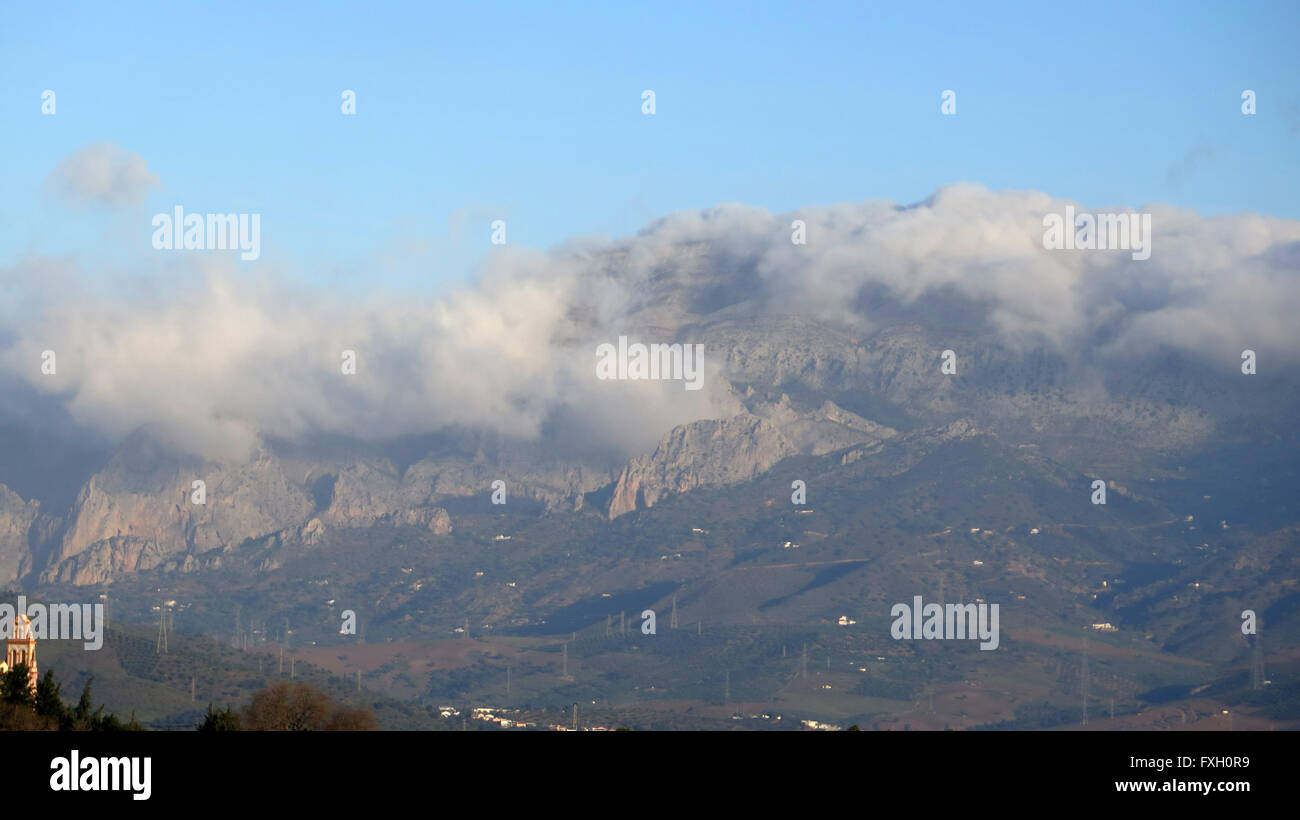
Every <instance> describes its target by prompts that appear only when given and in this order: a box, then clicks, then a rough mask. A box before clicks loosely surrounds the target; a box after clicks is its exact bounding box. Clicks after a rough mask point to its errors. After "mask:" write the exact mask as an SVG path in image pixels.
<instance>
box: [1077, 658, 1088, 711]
mask: <svg viewBox="0 0 1300 820" xmlns="http://www.w3.org/2000/svg"><path fill="white" fill-rule="evenodd" d="M1079 678H1080V687H1079V688H1080V689H1082V690H1083V725H1084V726H1087V725H1088V639H1087V638H1086V637H1085V638H1084V639H1083V663H1082V665H1081V666H1080V668H1079Z"/></svg>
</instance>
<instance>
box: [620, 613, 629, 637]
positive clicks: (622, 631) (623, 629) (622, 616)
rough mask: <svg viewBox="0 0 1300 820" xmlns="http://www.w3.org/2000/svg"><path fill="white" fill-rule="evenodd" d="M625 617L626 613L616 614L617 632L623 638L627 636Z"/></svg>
mask: <svg viewBox="0 0 1300 820" xmlns="http://www.w3.org/2000/svg"><path fill="white" fill-rule="evenodd" d="M626 615H627V613H626V612H622V611H620V612H619V613H618V632H619V634H620V635H623V636H624V637H626V636H627V618H626V617H625V616H626Z"/></svg>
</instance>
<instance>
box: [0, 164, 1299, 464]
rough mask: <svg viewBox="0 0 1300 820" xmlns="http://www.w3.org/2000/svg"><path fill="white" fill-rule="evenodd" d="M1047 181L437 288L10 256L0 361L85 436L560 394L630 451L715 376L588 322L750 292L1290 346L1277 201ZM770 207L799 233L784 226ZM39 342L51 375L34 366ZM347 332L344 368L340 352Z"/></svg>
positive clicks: (688, 316) (1231, 350)
mask: <svg viewBox="0 0 1300 820" xmlns="http://www.w3.org/2000/svg"><path fill="white" fill-rule="evenodd" d="M110 164H112V163H110ZM119 165H120V163H119ZM128 165H130V163H128ZM96 174H98V172H96ZM82 176H86V175H85V174H83V175H82ZM89 176H90V177H95V178H97V179H100V182H99V183H95V184H94V185H91V186H90V188H87V189H85V191H84V192H85V193H86V195H87V196H89V197H91V198H95V197H99V198H104V197H108V198H112V197H114V196H119V195H126V192H127V191H128V190H134V189H135V188H138V185H137V183H138V182H139V175H138V174H135V173H134V172H132V173H131V174H127V176H128V177H129V178H130V179H129V180H127V182H122V177H121V175H120V174H117V175H114V174H109V175H108V177H104V175H102V174H98V176H96V175H89ZM87 178H89V177H87ZM105 179H107V180H108V181H106V182H105V181H104V180H105ZM131 180H135V181H131ZM119 182H121V184H119ZM101 183H102V184H101ZM128 183H129V184H128ZM87 184H89V183H87ZM73 187H74V188H77V187H78V186H73ZM81 188H85V186H81ZM81 188H78V190H81ZM1067 205H1074V206H1075V208H1076V210H1077V211H1079V212H1087V211H1088V210H1089V209H1088V208H1087V207H1085V206H1082V205H1079V204H1077V203H1072V202H1068V201H1066V200H1058V199H1053V198H1052V197H1050V196H1048V195H1046V194H1042V193H1036V192H1017V191H1008V192H990V191H988V190H986V189H984V188H981V187H979V186H974V185H966V184H961V185H954V186H950V187H947V188H944V189H942V190H940V191H938V192H936V193H935V194H934V195H933V196H931V197H930V198H929V199H927V200H925V201H924V202H921V203H918V204H916V205H912V206H907V207H900V206H897V205H894V204H891V203H886V202H864V203H853V204H843V205H833V206H825V207H810V208H806V209H802V210H800V211H798V212H795V213H789V214H782V215H774V214H771V213H769V212H767V211H764V210H761V209H757V208H752V207H747V206H742V205H724V206H720V207H717V208H712V209H708V210H704V211H692V212H680V213H675V214H672V215H670V216H667V217H665V218H663V219H661V220H659V221H657V222H655V223H653V224H651V225H649V226H648V227H646V228H645V229H644V230H643V231H642V232H641V233H639V234H638V235H636V236H634V237H630V238H625V239H621V240H616V241H605V240H589V239H586V240H575V241H573V242H570V243H566V244H565V245H562V246H559V247H556V248H553V249H551V250H550V251H548V252H545V253H542V252H534V251H521V250H515V249H513V248H509V249H504V248H503V249H499V250H498V251H494V253H493V254H492V255H491V256H490V257H489V258H488V260H487V261H486V262H485V263H484V265H483V266H482V268H481V270H480V271H479V272H478V275H477V277H476V279H475V281H474V283H473V284H472V285H470V286H466V287H462V288H459V289H456V290H453V291H450V292H448V293H445V294H443V295H441V296H437V297H423V296H421V297H414V296H410V295H405V294H398V293H391V292H387V293H384V292H380V291H378V290H376V291H375V293H374V294H373V295H372V296H370V297H366V298H361V299H358V298H356V296H355V295H353V294H344V293H340V292H338V291H335V290H329V289H325V288H320V289H312V288H309V287H306V286H304V285H302V284H301V283H293V282H290V281H289V280H287V279H282V278H278V277H274V276H268V275H267V274H266V273H265V272H264V271H265V270H266V268H261V269H259V268H258V267H257V265H256V264H254V265H243V266H240V267H236V264H237V263H236V262H234V261H233V260H232V258H230V257H227V256H221V255H220V254H210V253H199V252H195V253H192V254H189V255H188V256H187V257H186V258H185V260H184V261H183V262H182V267H183V268H184V269H185V270H186V271H187V273H186V275H184V276H180V277H178V276H177V275H175V273H171V274H169V275H168V276H166V277H162V276H157V277H155V276H142V277H137V278H134V279H128V280H126V284H123V283H122V282H121V281H120V280H119V281H117V282H116V283H115V284H114V286H113V287H104V286H103V282H104V277H103V276H102V275H101V273H102V272H100V271H96V270H89V269H82V268H78V267H75V266H73V265H72V263H69V262H67V261H64V260H59V259H54V258H50V257H28V258H25V259H23V260H21V261H19V262H18V263H17V264H16V265H14V266H13V267H10V268H8V269H0V292H3V293H5V295H6V298H5V299H4V300H3V304H4V306H5V307H3V308H0V373H3V374H4V375H5V376H7V377H8V378H11V379H16V380H18V381H20V382H24V383H26V384H27V385H28V386H29V387H30V388H31V389H32V390H34V391H36V392H39V393H41V394H45V395H46V396H47V397H52V398H54V399H56V400H57V401H58V402H59V403H61V404H62V406H63V407H64V408H66V411H67V413H68V414H69V415H70V416H71V417H72V418H73V419H75V420H77V421H78V422H80V423H82V424H84V425H85V426H86V427H88V428H91V429H94V430H97V431H99V432H101V433H103V434H104V435H106V436H109V437H120V436H123V435H126V434H128V433H129V432H130V431H132V430H134V429H136V428H138V427H141V426H148V427H150V428H151V429H153V430H155V431H157V432H159V433H160V434H162V435H164V436H165V437H166V438H167V439H168V440H170V441H171V442H172V443H173V444H176V445H178V446H180V447H182V448H184V449H186V450H189V451H191V452H194V453H197V454H200V455H205V456H231V457H238V456H241V455H246V454H247V453H248V451H249V449H250V447H251V446H252V445H253V443H254V442H255V441H256V440H257V436H258V435H259V434H260V435H275V436H282V437H289V438H294V437H301V436H306V435H310V434H336V435H343V436H349V437H358V438H363V439H383V438H387V437H393V436H397V435H402V434H415V433H423V432H429V431H434V430H437V429H440V428H443V427H446V426H448V425H458V426H468V427H475V428H483V429H488V430H493V431H497V432H500V433H502V434H505V435H509V436H518V437H523V438H536V437H538V436H541V435H543V432H544V431H545V430H547V429H548V425H552V424H554V423H555V422H556V420H557V419H561V418H562V419H567V420H568V423H571V424H573V423H576V424H577V425H578V426H579V427H581V428H582V429H583V431H584V435H588V436H590V437H591V438H592V439H593V440H595V441H597V442H608V443H610V444H612V445H614V446H617V447H619V448H620V449H623V450H625V451H627V452H637V451H640V450H643V449H644V448H645V447H646V446H648V445H649V444H652V443H653V442H654V441H656V440H657V439H658V438H659V436H661V435H662V434H663V433H664V432H665V431H666V430H668V429H670V428H671V427H673V426H674V425H677V424H682V423H686V422H688V421H691V420H695V419H700V418H720V417H723V416H725V415H727V414H729V412H730V409H729V408H730V405H729V401H730V399H729V397H728V396H727V395H725V391H721V390H710V389H706V390H704V391H700V392H699V393H693V392H690V391H686V390H684V389H683V388H682V383H681V382H674V381H666V382H658V383H655V382H626V381H624V382H607V381H600V380H598V379H596V377H595V364H596V357H595V348H596V345H598V344H600V343H603V342H614V341H615V340H616V339H617V337H618V336H619V335H627V336H629V337H633V340H642V341H646V342H652V341H661V342H666V341H679V342H683V343H703V344H704V345H705V363H706V368H710V367H711V368H717V367H719V366H720V365H721V364H722V362H723V361H724V360H725V358H726V356H725V351H719V350H716V349H714V350H711V349H710V347H709V343H710V338H709V329H708V323H709V321H710V320H712V319H717V318H720V317H726V318H727V319H729V320H735V319H744V320H750V323H751V326H752V328H753V329H755V330H758V331H761V330H762V328H763V327H764V322H765V319H764V317H765V316H775V315H788V314H807V315H810V316H813V317H816V318H818V319H820V320H823V321H826V320H829V321H831V322H833V323H838V324H841V325H843V326H844V327H845V328H846V329H847V330H848V331H849V332H851V333H854V334H863V333H869V332H871V331H872V330H873V329H878V328H879V327H881V326H882V325H883V324H886V323H888V322H890V321H893V320H894V317H893V316H891V315H890V313H889V311H888V310H885V309H882V308H881V307H880V305H882V304H886V303H887V304H889V305H894V306H902V307H904V308H918V307H920V308H924V306H925V305H926V303H927V300H931V299H940V298H943V299H954V298H955V299H956V300H957V303H958V304H960V305H963V306H964V308H963V309H964V311H965V312H966V313H967V314H968V315H967V316H965V319H966V320H968V321H972V322H976V323H980V324H982V325H984V326H985V327H986V329H987V331H988V332H989V333H990V334H991V337H990V338H995V339H996V340H997V341H998V342H999V343H1001V344H1003V345H1006V346H1008V347H1010V348H1013V349H1017V350H1023V351H1028V350H1032V349H1039V348H1045V349H1048V350H1050V351H1052V352H1053V353H1054V354H1056V355H1062V356H1064V357H1065V358H1067V359H1069V358H1072V357H1075V356H1078V355H1085V356H1086V357H1087V358H1090V359H1094V360H1096V359H1101V360H1114V361H1117V362H1122V361H1124V360H1128V359H1132V358H1134V357H1144V356H1147V355H1153V354H1159V353H1162V352H1166V351H1174V352H1178V353H1183V354H1187V355H1191V356H1194V357H1197V358H1199V359H1202V360H1204V361H1205V362H1207V363H1208V364H1210V366H1212V367H1213V368H1215V369H1225V370H1226V369H1229V368H1233V367H1234V366H1235V365H1234V362H1236V361H1237V358H1238V356H1239V354H1240V352H1241V350H1243V349H1245V348H1251V349H1254V350H1256V351H1257V352H1258V353H1259V355H1260V358H1261V361H1266V362H1268V367H1270V368H1281V367H1283V366H1284V365H1288V364H1294V363H1296V360H1297V354H1296V351H1295V350H1294V340H1295V331H1294V317H1295V316H1296V315H1297V313H1300V279H1298V278H1297V271H1298V269H1300V222H1297V221H1293V220H1285V219H1276V218H1271V217H1267V216H1261V215H1255V214H1243V215H1233V216H1220V217H1203V216H1199V215H1197V214H1195V213H1191V212H1188V211H1185V210H1180V209H1175V208H1171V207H1166V206H1160V205H1151V206H1146V207H1143V208H1141V209H1140V210H1142V211H1145V212H1147V213H1150V214H1151V215H1152V227H1153V232H1154V236H1153V238H1152V240H1151V241H1152V254H1151V257H1150V259H1149V260H1146V261H1134V260H1133V259H1132V258H1131V256H1130V254H1129V253H1128V252H1126V251H1049V250H1046V249H1044V247H1043V242H1042V238H1043V217H1044V215H1045V214H1048V213H1063V212H1064V209H1065V207H1066V206H1067ZM1096 210H1113V211H1121V210H1123V209H1118V208H1113V209H1107V208H1098V209H1096ZM794 220H803V221H804V222H805V223H806V232H807V243H806V244H804V245H797V244H793V243H792V242H791V233H792V228H791V223H792V222H793V221H794ZM141 230H142V232H144V231H146V230H147V226H142V227H141ZM789 343H790V344H792V345H796V346H797V345H798V343H799V341H798V339H791V340H789ZM47 350H50V351H54V353H55V354H56V357H57V371H56V373H55V374H54V375H45V374H43V373H42V370H41V365H42V354H43V352H44V351H47ZM347 350H351V351H355V354H356V361H357V372H356V375H354V376H349V375H343V373H342V371H341V359H342V356H343V352H344V351H347ZM937 352H938V351H936V355H937ZM714 372H717V371H716V370H715V371H714ZM724 375H725V374H724ZM708 383H709V380H708V379H707V378H706V385H707V384H708Z"/></svg>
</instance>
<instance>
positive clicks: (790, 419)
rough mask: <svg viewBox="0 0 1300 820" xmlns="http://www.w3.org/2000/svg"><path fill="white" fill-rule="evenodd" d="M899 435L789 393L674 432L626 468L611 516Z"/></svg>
mask: <svg viewBox="0 0 1300 820" xmlns="http://www.w3.org/2000/svg"><path fill="white" fill-rule="evenodd" d="M894 435H895V431H893V430H891V429H890V428H888V427H883V426H881V425H878V424H875V423H873V422H870V421H868V420H866V419H864V418H861V417H860V416H856V415H854V414H853V413H850V412H848V411H846V410H844V409H842V408H840V407H837V406H836V405H835V404H834V403H832V402H829V401H828V402H825V403H823V404H822V406H821V407H820V408H817V409H816V410H811V411H806V410H803V411H801V410H800V409H799V408H796V407H795V406H794V405H793V404H792V403H791V401H790V399H789V398H788V397H786V396H782V397H781V400H780V401H779V402H777V403H775V404H771V405H762V406H758V407H756V408H755V412H752V413H742V414H740V415H736V416H733V417H731V418H729V419H724V420H708V421H697V422H693V423H691V424H684V425H681V426H678V427H675V428H673V430H672V431H670V432H669V433H668V435H667V436H665V437H664V439H663V441H661V442H660V443H659V446H658V447H657V448H656V449H655V451H654V452H653V453H651V454H650V455H648V456H643V457H639V458H636V459H633V460H632V462H631V463H630V464H628V466H627V467H626V468H625V469H624V470H623V472H622V474H621V475H620V476H619V478H618V482H617V484H616V485H615V488H614V492H613V497H612V498H611V500H610V506H609V517H610V518H617V517H618V516H620V515H623V514H625V513H629V512H632V511H633V510H636V509H641V508H646V507H652V506H654V505H655V504H656V503H657V502H658V501H659V500H660V499H662V498H664V497H665V496H668V495H672V494H675V493H684V492H689V491H690V490H693V489H696V488H697V487H723V486H728V485H732V484H739V483H741V482H743V481H748V480H750V479H751V478H754V477H755V476H757V475H759V474H760V473H763V472H765V471H767V470H768V469H770V468H771V467H772V466H773V465H775V464H776V463H777V462H779V461H780V460H781V459H783V458H788V457H789V456H793V455H822V454H824V453H828V452H833V451H835V450H839V449H843V448H845V447H852V446H854V445H859V444H864V443H867V442H876V441H880V440H883V439H887V438H890V437H892V436H894Z"/></svg>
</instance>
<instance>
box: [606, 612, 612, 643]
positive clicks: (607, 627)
mask: <svg viewBox="0 0 1300 820" xmlns="http://www.w3.org/2000/svg"><path fill="white" fill-rule="evenodd" d="M610 617H611V616H609V615H606V616H605V637H606V638H608V637H609V619H610Z"/></svg>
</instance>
